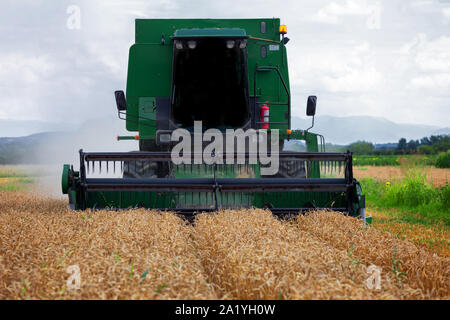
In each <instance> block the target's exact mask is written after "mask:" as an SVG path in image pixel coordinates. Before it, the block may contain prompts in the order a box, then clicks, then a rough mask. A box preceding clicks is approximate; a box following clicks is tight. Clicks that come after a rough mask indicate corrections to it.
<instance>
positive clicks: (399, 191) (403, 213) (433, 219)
mask: <svg viewBox="0 0 450 320" xmlns="http://www.w3.org/2000/svg"><path fill="white" fill-rule="evenodd" d="M360 182H361V185H362V187H363V192H364V194H365V195H366V200H367V204H368V207H375V208H382V209H383V208H386V209H396V210H395V211H392V210H389V212H391V214H392V212H396V213H395V215H396V218H397V219H398V220H399V221H403V222H408V223H419V224H424V225H430V224H444V225H445V226H447V227H448V226H450V186H449V185H448V184H446V185H445V186H443V187H439V188H435V187H433V186H431V185H430V184H428V183H427V182H426V177H425V176H424V175H421V174H419V173H417V172H416V173H412V174H410V175H409V176H407V177H405V178H403V179H402V180H401V181H400V182H385V181H379V180H374V179H372V178H364V179H361V181H360Z"/></svg>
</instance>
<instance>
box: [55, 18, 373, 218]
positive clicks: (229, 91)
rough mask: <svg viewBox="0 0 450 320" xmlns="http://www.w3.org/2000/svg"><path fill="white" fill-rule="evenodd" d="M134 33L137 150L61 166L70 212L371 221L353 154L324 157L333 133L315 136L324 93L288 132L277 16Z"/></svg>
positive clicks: (129, 107) (131, 120) (166, 23)
mask: <svg viewBox="0 0 450 320" xmlns="http://www.w3.org/2000/svg"><path fill="white" fill-rule="evenodd" d="M135 31H136V39H135V44H134V45H133V46H132V47H131V48H130V52H129V61H128V76H127V88H126V94H125V92H123V91H116V92H115V97H116V103H117V111H118V115H119V118H121V119H123V120H125V121H126V129H127V130H128V131H130V132H133V134H132V135H130V136H121V137H120V136H119V137H118V140H131V139H133V140H138V141H139V151H138V152H124V153H92V152H89V153H88V152H83V151H82V150H80V152H79V153H80V167H79V171H75V170H74V169H73V166H70V165H64V170H63V177H62V188H63V193H66V194H68V195H69V203H70V206H71V207H72V208H73V209H80V210H84V209H88V208H99V209H100V208H116V209H125V208H134V207H145V208H155V209H160V210H169V211H174V212H177V213H180V214H184V215H185V216H188V217H192V216H193V215H195V214H196V213H200V212H213V211H216V210H219V209H223V208H249V207H257V208H267V209H270V210H271V211H272V212H273V213H274V214H277V215H289V214H298V213H301V212H305V211H307V210H311V209H314V208H316V209H330V210H337V211H343V212H347V213H349V214H351V215H354V216H358V215H359V216H361V217H363V218H364V208H365V204H364V196H363V195H362V191H361V187H360V185H359V183H358V181H356V180H355V179H354V178H353V168H352V154H351V152H349V151H348V152H347V153H326V152H325V139H324V137H323V136H321V135H318V134H314V133H312V132H310V129H311V128H312V127H313V125H314V115H315V113H316V103H317V97H315V96H310V97H309V98H308V102H307V115H308V116H312V126H311V127H310V128H308V129H305V130H292V129H291V94H290V85H289V73H288V63H287V53H286V44H287V43H288V41H289V39H288V38H287V37H286V36H285V35H286V33H287V28H286V26H284V25H281V24H280V20H279V19H276V18H271V19H217V20H214V19H138V20H136V30H135ZM292 142H294V144H293V143H292ZM296 142H299V143H298V144H296ZM292 146H294V147H295V148H297V149H295V148H294V149H291V150H289V148H292ZM102 170H103V174H104V176H102ZM105 172H106V173H105ZM111 172H112V173H111Z"/></svg>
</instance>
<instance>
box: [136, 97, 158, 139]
mask: <svg viewBox="0 0 450 320" xmlns="http://www.w3.org/2000/svg"><path fill="white" fill-rule="evenodd" d="M139 127H140V130H139V131H140V133H141V138H142V139H148V138H151V137H154V136H155V135H156V98H154V97H149V98H139Z"/></svg>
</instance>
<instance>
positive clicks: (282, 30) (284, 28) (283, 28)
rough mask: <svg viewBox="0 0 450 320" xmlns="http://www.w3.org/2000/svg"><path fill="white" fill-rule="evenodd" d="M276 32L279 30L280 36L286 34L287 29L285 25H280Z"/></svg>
mask: <svg viewBox="0 0 450 320" xmlns="http://www.w3.org/2000/svg"><path fill="white" fill-rule="evenodd" d="M278 30H279V32H280V34H286V33H287V27H286V25H285V24H282V25H281V26H280V28H279V29H278Z"/></svg>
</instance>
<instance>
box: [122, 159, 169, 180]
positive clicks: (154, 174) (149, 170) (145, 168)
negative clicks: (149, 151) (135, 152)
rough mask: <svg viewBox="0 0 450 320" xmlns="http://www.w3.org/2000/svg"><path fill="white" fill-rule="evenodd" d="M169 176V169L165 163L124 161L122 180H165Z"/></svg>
mask: <svg viewBox="0 0 450 320" xmlns="http://www.w3.org/2000/svg"><path fill="white" fill-rule="evenodd" d="M168 174H169V167H168V166H167V164H165V163H160V162H155V161H145V160H141V161H139V160H136V161H125V162H124V164H123V177H124V178H133V179H140V178H165V177H167V176H168Z"/></svg>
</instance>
